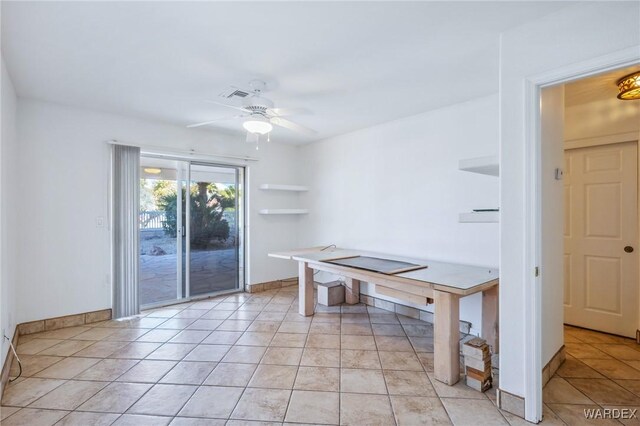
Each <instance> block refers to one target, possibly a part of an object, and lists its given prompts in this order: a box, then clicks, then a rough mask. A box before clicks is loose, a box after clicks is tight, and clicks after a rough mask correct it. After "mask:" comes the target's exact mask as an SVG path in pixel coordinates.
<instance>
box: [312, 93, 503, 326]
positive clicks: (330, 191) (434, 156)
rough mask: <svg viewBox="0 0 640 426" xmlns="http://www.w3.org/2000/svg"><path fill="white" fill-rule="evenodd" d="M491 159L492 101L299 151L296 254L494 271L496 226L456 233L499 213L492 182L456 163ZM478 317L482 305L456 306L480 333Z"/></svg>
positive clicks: (494, 137) (476, 300)
mask: <svg viewBox="0 0 640 426" xmlns="http://www.w3.org/2000/svg"><path fill="white" fill-rule="evenodd" d="M497 151H498V98H497V96H490V97H485V98H480V99H475V100H472V101H469V102H466V103H462V104H457V105H453V106H450V107H447V108H443V109H438V110H435V111H430V112H427V113H423V114H419V115H415V116H411V117H407V118H403V119H400V120H396V121H392V122H389V123H385V124H381V125H377V126H374V127H370V128H366V129H363V130H359V131H356V132H352V133H348V134H345V135H342V136H337V137H333V138H330V139H327V140H324V141H321V142H317V143H313V144H311V145H307V146H304V147H302V148H301V152H302V160H301V162H302V163H303V164H305V168H304V171H303V175H304V176H305V179H304V180H305V183H306V184H307V185H309V186H310V191H309V192H308V193H306V194H304V195H303V199H302V204H303V205H304V206H305V207H308V208H309V209H310V213H309V215H308V216H307V217H305V218H304V219H303V220H302V223H301V225H302V226H301V230H300V239H301V245H302V246H314V245H323V244H327V245H328V244H336V245H338V246H339V247H348V248H356V249H366V250H371V251H379V252H382V253H391V254H396V255H405V256H410V257H417V258H425V259H434V260H444V261H451V262H459V263H468V264H475V265H486V266H493V267H495V266H497V264H498V225H497V224H470V223H458V214H459V213H460V212H467V211H471V210H472V209H474V208H496V207H498V194H499V191H498V179H497V178H495V177H492V176H485V175H478V174H475V173H467V172H461V171H459V170H458V160H460V159H463V158H470V157H479V156H485V155H495V154H497ZM326 279H328V278H326ZM363 292H368V293H372V295H375V292H374V291H373V290H372V289H367V288H364V289H363ZM375 296H376V297H380V298H384V297H382V296H377V295H375ZM481 315H482V311H481V296H480V295H474V296H470V297H467V298H465V299H463V301H462V303H461V318H462V319H463V320H466V321H470V322H471V323H472V327H473V328H474V329H477V330H480V329H481Z"/></svg>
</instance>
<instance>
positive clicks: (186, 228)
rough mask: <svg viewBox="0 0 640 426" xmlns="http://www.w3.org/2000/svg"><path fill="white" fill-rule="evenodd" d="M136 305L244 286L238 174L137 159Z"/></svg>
mask: <svg viewBox="0 0 640 426" xmlns="http://www.w3.org/2000/svg"><path fill="white" fill-rule="evenodd" d="M140 176H141V180H140V247H141V250H140V304H141V305H142V306H154V305H162V304H168V303H171V302H174V301H179V300H183V299H189V298H192V297H202V296H207V295H212V294H216V293H220V292H225V291H234V290H238V289H240V288H241V287H242V283H243V282H244V277H243V272H244V268H243V266H244V256H243V250H244V247H243V231H244V226H243V224H244V199H243V191H244V187H243V180H244V169H243V168H242V167H234V166H226V165H216V164H207V163H192V162H188V161H180V160H169V159H166V158H156V157H147V156H143V157H141V175H140Z"/></svg>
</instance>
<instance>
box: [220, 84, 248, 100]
mask: <svg viewBox="0 0 640 426" xmlns="http://www.w3.org/2000/svg"><path fill="white" fill-rule="evenodd" d="M247 96H249V92H246V91H244V90H240V89H238V88H237V87H233V86H231V87H229V88H228V89H227V90H225V91H224V92H222V93H220V97H221V98H225V99H233V98H246V97H247Z"/></svg>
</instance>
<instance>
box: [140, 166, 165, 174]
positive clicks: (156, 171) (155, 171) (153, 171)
mask: <svg viewBox="0 0 640 426" xmlns="http://www.w3.org/2000/svg"><path fill="white" fill-rule="evenodd" d="M144 171H145V173H151V174H152V175H159V174H160V173H162V170H161V169H157V168H155V167H147V168H145V169H144Z"/></svg>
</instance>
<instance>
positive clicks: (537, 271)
mask: <svg viewBox="0 0 640 426" xmlns="http://www.w3.org/2000/svg"><path fill="white" fill-rule="evenodd" d="M533 271H534V272H533V273H534V274H535V276H536V277H539V276H540V267H539V266H536V268H535V269H534V270H533Z"/></svg>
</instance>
